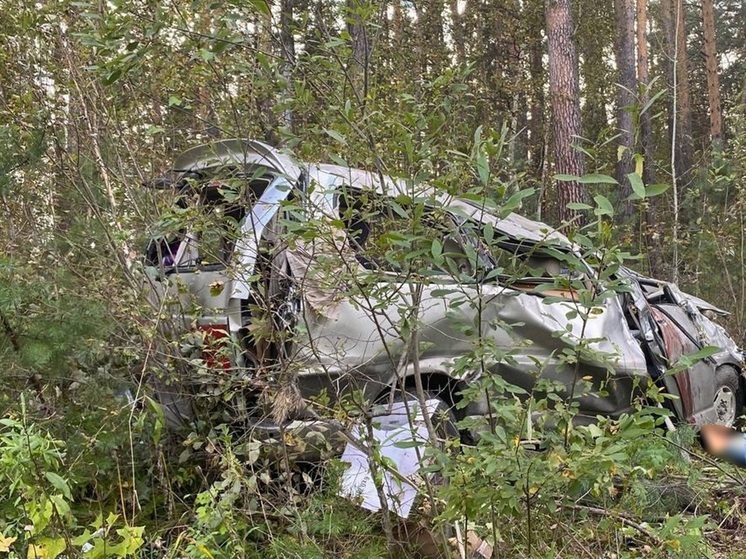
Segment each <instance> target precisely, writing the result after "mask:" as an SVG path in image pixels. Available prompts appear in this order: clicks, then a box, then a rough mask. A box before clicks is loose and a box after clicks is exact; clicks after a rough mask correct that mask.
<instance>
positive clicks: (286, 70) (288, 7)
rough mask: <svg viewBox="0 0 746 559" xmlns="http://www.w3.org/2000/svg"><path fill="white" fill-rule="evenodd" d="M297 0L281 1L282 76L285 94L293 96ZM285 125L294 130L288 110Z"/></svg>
mask: <svg viewBox="0 0 746 559" xmlns="http://www.w3.org/2000/svg"><path fill="white" fill-rule="evenodd" d="M294 2H295V0H281V1H280V49H281V53H282V54H281V59H282V60H283V61H284V63H283V66H282V68H283V69H282V75H283V78H284V79H285V94H286V95H287V97H288V98H289V97H292V95H293V69H294V67H295V37H294V36H293V4H294ZM282 120H283V125H284V126H285V127H286V128H288V129H289V130H292V129H293V112H292V111H291V110H290V109H289V108H287V109H285V110H284V111H283V113H282Z"/></svg>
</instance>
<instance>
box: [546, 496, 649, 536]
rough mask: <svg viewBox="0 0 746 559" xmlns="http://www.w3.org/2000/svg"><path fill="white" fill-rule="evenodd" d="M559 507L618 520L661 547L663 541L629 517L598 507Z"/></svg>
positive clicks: (560, 504)
mask: <svg viewBox="0 0 746 559" xmlns="http://www.w3.org/2000/svg"><path fill="white" fill-rule="evenodd" d="M557 504H558V505H559V506H560V507H562V508H563V509H569V510H581V511H585V512H588V513H590V514H595V515H596V516H603V517H606V518H613V519H614V520H618V521H619V522H621V523H622V524H624V525H626V526H629V527H630V528H634V529H635V530H637V531H638V532H640V533H641V534H642V535H644V536H645V537H646V538H648V539H649V540H651V541H653V542H655V544H656V545H659V546H660V545H663V541H662V540H661V539H660V538H659V537H658V536H656V535H655V534H653V533H652V532H651V531H650V530H648V529H647V528H645V526H643V525H642V524H640V523H639V522H637V521H635V520H633V519H632V518H631V517H630V516H629V515H626V514H624V513H622V512H615V511H613V510H608V509H602V508H598V507H591V506H588V505H569V504H566V503H557Z"/></svg>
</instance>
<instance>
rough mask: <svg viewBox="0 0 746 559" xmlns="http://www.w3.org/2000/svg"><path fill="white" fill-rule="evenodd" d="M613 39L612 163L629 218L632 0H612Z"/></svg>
mask: <svg viewBox="0 0 746 559" xmlns="http://www.w3.org/2000/svg"><path fill="white" fill-rule="evenodd" d="M614 14H615V20H616V31H617V32H616V39H615V41H614V47H615V56H616V65H617V71H618V75H619V80H618V84H617V127H618V129H619V144H620V146H619V147H620V151H619V157H618V158H617V164H616V173H615V174H616V180H617V181H618V182H619V184H620V186H621V195H622V198H624V203H623V205H622V216H623V217H624V218H629V217H631V215H632V212H633V205H632V203H631V202H630V201H628V200H627V198H628V197H629V196H630V195H631V194H632V187H631V185H630V182H629V179H628V178H627V175H628V174H629V173H632V172H633V171H634V160H633V155H634V151H635V136H634V130H633V124H632V104H633V103H634V93H633V92H634V91H635V89H636V88H637V80H636V76H635V4H634V0H614Z"/></svg>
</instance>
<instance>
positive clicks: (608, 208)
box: [593, 194, 614, 216]
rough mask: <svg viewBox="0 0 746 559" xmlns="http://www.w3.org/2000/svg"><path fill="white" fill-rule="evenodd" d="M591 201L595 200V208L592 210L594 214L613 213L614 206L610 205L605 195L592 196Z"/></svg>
mask: <svg viewBox="0 0 746 559" xmlns="http://www.w3.org/2000/svg"><path fill="white" fill-rule="evenodd" d="M593 201H594V202H596V206H597V207H596V210H595V211H594V212H593V213H594V214H595V215H598V216H601V215H609V216H611V215H614V206H612V205H611V202H609V199H608V198H607V197H606V196H602V195H601V194H597V195H596V196H594V197H593Z"/></svg>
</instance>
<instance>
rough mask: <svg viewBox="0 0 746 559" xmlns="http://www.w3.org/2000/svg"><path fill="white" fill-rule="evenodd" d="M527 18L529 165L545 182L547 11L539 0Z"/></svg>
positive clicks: (528, 10)
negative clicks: (545, 52)
mask: <svg viewBox="0 0 746 559" xmlns="http://www.w3.org/2000/svg"><path fill="white" fill-rule="evenodd" d="M526 6H527V7H526V9H525V10H524V16H525V18H526V20H527V21H528V23H527V25H528V26H529V31H528V33H527V36H528V73H529V81H530V85H529V90H530V101H529V113H530V116H531V119H530V121H529V123H528V142H529V165H530V168H531V169H532V170H533V171H534V173H535V175H536V176H537V178H541V173H542V168H543V166H544V143H545V131H544V105H545V99H544V82H545V77H544V47H543V45H542V41H541V35H542V29H543V22H544V17H543V14H542V12H543V9H542V7H541V4H539V3H538V2H537V0H531V1H530V2H528V3H527V4H526Z"/></svg>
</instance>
